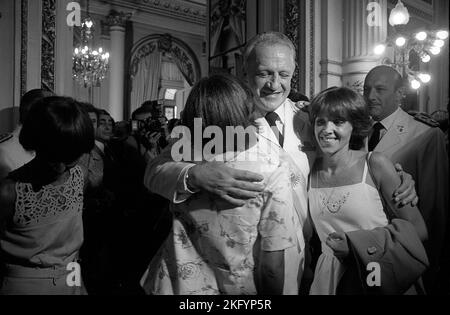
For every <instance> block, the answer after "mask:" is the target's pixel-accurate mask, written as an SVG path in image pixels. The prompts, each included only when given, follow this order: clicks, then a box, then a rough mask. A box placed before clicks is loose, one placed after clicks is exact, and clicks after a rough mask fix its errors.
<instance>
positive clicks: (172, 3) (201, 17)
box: [109, 0, 207, 25]
mask: <svg viewBox="0 0 450 315" xmlns="http://www.w3.org/2000/svg"><path fill="white" fill-rule="evenodd" d="M109 3H110V4H111V5H112V6H121V7H123V8H127V9H130V10H133V11H134V10H138V11H142V12H147V13H153V14H158V15H161V16H165V17H170V18H172V19H178V20H182V21H187V22H191V23H196V24H200V25H205V24H206V20H207V18H206V5H203V4H199V3H196V2H192V1H181V0H136V1H133V2H131V1H126V0H111V1H109Z"/></svg>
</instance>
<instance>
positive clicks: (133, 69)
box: [130, 41, 158, 78]
mask: <svg viewBox="0 0 450 315" xmlns="http://www.w3.org/2000/svg"><path fill="white" fill-rule="evenodd" d="M157 48H158V42H157V41H152V42H149V43H146V44H144V45H143V46H141V47H140V48H139V50H138V51H137V52H136V53H135V54H134V56H133V59H132V61H131V66H130V75H131V77H132V78H133V77H134V76H135V75H136V73H137V72H138V70H139V63H140V62H141V60H142V59H143V58H145V57H147V56H148V55H150V54H152V53H153V52H154V51H155V49H157Z"/></svg>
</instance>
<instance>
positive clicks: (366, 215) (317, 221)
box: [309, 87, 427, 295]
mask: <svg viewBox="0 0 450 315" xmlns="http://www.w3.org/2000/svg"><path fill="white" fill-rule="evenodd" d="M311 119H312V121H313V124H314V134H315V137H316V140H317V143H318V145H319V147H320V149H321V153H322V154H321V157H320V158H318V159H317V160H316V162H315V164H314V166H313V168H312V171H311V177H310V189H309V203H310V214H311V218H312V221H313V223H314V226H315V230H316V232H317V234H318V236H319V238H320V241H321V246H322V254H321V255H320V257H319V260H318V262H317V265H316V269H315V273H314V280H313V283H312V285H311V289H310V294H321V295H331V294H336V289H337V286H338V284H339V280H340V279H341V277H342V275H343V273H344V271H345V269H346V266H345V257H346V256H347V255H348V252H349V249H348V245H347V239H346V235H345V233H346V232H351V231H357V230H372V229H374V228H377V227H383V226H386V225H387V224H388V219H387V217H386V215H385V213H384V210H383V204H382V201H381V198H380V194H379V192H378V190H377V188H376V187H379V189H380V193H381V194H383V196H384V199H385V200H389V201H390V200H392V196H393V193H394V190H395V188H396V187H398V185H399V184H400V177H399V175H398V174H397V172H396V170H395V168H394V165H393V164H392V162H390V161H389V160H388V159H387V158H386V157H384V156H383V155H381V154H379V153H373V154H370V153H369V156H368V155H367V153H366V152H364V151H359V150H361V149H362V148H363V147H364V139H365V138H366V136H367V134H368V130H369V128H370V125H371V121H370V118H369V115H368V113H367V111H366V107H365V103H364V100H363V98H362V96H360V95H359V94H358V93H357V92H355V91H353V90H351V89H348V88H336V87H333V88H329V89H327V90H325V91H323V92H321V93H320V94H319V95H317V96H316V97H315V98H314V99H313V100H312V102H311ZM368 164H370V165H368ZM369 167H370V169H371V172H369V171H368V170H369ZM393 207H394V209H396V210H397V211H396V215H397V216H398V217H399V218H401V219H405V220H408V221H409V222H411V223H412V224H413V225H414V227H415V228H416V230H417V232H418V235H419V237H420V238H421V240H422V241H423V240H424V239H426V237H427V231H426V227H425V224H424V221H423V218H422V216H421V215H420V213H419V210H418V209H417V208H416V207H411V206H409V205H407V206H403V207H402V208H399V207H397V205H393Z"/></svg>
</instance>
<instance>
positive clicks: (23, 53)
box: [20, 0, 28, 95]
mask: <svg viewBox="0 0 450 315" xmlns="http://www.w3.org/2000/svg"><path fill="white" fill-rule="evenodd" d="M21 11H22V12H21V19H20V20H21V33H20V95H24V94H25V92H26V89H27V41H28V1H27V0H22V2H21Z"/></svg>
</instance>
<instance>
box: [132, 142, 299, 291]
mask: <svg viewBox="0 0 450 315" xmlns="http://www.w3.org/2000/svg"><path fill="white" fill-rule="evenodd" d="M267 146H270V144H269V143H268V142H267V141H266V140H264V139H260V141H259V142H258V145H255V146H254V147H252V148H250V149H249V150H247V151H245V152H242V153H240V155H237V156H236V155H235V154H234V153H232V154H231V156H230V154H226V155H224V156H220V157H217V156H216V157H215V159H216V160H221V159H224V160H225V161H226V163H227V164H228V165H229V166H231V167H233V168H237V169H243V170H249V171H253V172H258V173H260V174H263V175H264V178H265V183H266V184H267V186H266V189H265V190H264V192H263V193H261V194H260V195H259V196H258V197H257V198H255V199H252V200H250V201H248V202H247V203H246V204H245V205H244V206H242V207H237V208H229V207H230V206H229V205H227V206H225V204H224V203H223V202H221V201H220V200H218V199H216V198H214V197H212V196H210V195H209V194H207V193H198V194H195V195H193V196H192V197H191V198H190V199H189V200H188V201H186V202H184V203H182V204H172V205H171V209H172V212H173V228H172V230H171V233H170V235H169V237H168V238H167V240H166V242H165V243H164V244H163V246H162V247H161V248H160V250H159V252H158V253H157V255H156V256H155V257H154V259H153V260H152V261H151V263H150V265H149V267H148V269H147V271H146V272H145V274H144V276H143V278H142V281H141V285H142V286H143V288H144V289H145V291H146V292H147V293H148V294H198V295H213V294H236V295H252V294H256V293H257V291H256V287H255V281H254V271H255V259H257V256H258V254H257V250H258V248H260V249H261V250H265V251H278V250H285V249H290V250H288V251H285V260H288V261H290V262H291V263H290V264H286V266H287V267H286V268H287V269H289V270H286V274H287V276H286V278H285V283H286V282H294V283H286V284H285V288H287V292H285V293H286V294H296V293H297V288H298V283H297V273H298V266H299V260H300V258H299V256H300V242H301V241H303V240H302V239H299V238H301V237H302V236H301V228H300V227H299V223H298V222H299V220H298V217H297V214H296V211H295V210H294V205H293V202H294V201H293V196H292V191H291V187H292V184H291V180H290V178H291V176H292V174H291V173H290V168H289V166H288V165H287V163H285V162H280V160H279V157H278V153H277V150H276V149H275V151H272V152H271V149H272V150H273V149H274V148H273V147H272V148H271V149H269V150H268V147H267ZM243 155H245V156H243ZM243 157H244V158H245V160H246V161H243ZM298 231H300V234H299V233H297V232H298ZM257 240H258V241H257ZM255 249H256V250H255ZM289 266H290V267H289ZM292 288H293V289H292Z"/></svg>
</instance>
